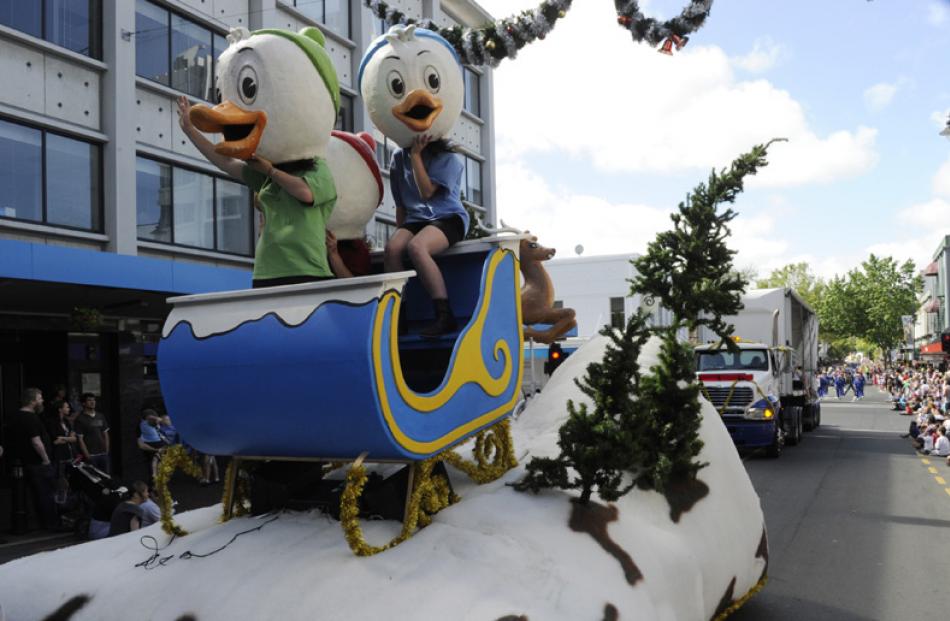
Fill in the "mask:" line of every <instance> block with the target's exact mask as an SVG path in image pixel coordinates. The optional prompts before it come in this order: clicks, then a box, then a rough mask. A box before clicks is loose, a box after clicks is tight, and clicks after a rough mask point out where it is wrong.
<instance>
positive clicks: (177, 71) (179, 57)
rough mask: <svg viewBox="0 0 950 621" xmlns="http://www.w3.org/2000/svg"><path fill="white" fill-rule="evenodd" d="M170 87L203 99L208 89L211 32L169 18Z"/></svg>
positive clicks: (188, 22)
mask: <svg viewBox="0 0 950 621" xmlns="http://www.w3.org/2000/svg"><path fill="white" fill-rule="evenodd" d="M172 88H177V89H178V90H180V91H184V92H186V93H188V94H189V95H194V96H195V97H204V96H206V95H207V94H208V90H209V89H210V88H212V76H211V31H210V30H207V29H205V28H202V27H201V26H199V25H198V24H195V23H194V22H190V21H188V20H187V19H185V18H183V17H179V16H177V15H172Z"/></svg>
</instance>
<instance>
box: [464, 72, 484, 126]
mask: <svg viewBox="0 0 950 621" xmlns="http://www.w3.org/2000/svg"><path fill="white" fill-rule="evenodd" d="M463 72H464V75H465V101H464V108H465V110H467V111H468V112H471V113H472V114H474V115H475V116H477V117H480V116H482V106H481V99H480V97H481V90H480V88H479V78H480V77H481V76H480V75H478V74H477V73H475V72H474V71H472V70H471V69H469V68H468V67H465V68H464V69H463Z"/></svg>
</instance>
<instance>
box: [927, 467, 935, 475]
mask: <svg viewBox="0 0 950 621" xmlns="http://www.w3.org/2000/svg"><path fill="white" fill-rule="evenodd" d="M927 470H929V471H930V474H937V469H936V468H934V467H933V466H931V467H929V468H927Z"/></svg>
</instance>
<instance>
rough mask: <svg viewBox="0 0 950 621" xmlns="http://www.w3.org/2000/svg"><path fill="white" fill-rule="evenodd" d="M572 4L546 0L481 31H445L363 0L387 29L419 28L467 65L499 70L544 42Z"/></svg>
mask: <svg viewBox="0 0 950 621" xmlns="http://www.w3.org/2000/svg"><path fill="white" fill-rule="evenodd" d="M571 2H572V0H544V2H542V3H541V4H540V5H538V7H537V8H535V9H531V10H528V11H522V12H521V13H519V14H517V15H512V16H510V17H506V18H504V19H499V20H496V21H494V22H491V23H489V24H486V25H484V26H482V27H480V28H462V27H461V26H452V27H451V28H442V27H440V26H439V25H438V24H436V23H435V22H434V21H432V20H431V19H424V20H416V19H412V18H410V17H408V16H407V15H406V14H405V13H403V12H402V11H400V10H399V9H398V8H396V7H393V6H391V5H389V4H387V3H386V2H384V1H383V0H364V4H365V5H366V6H367V7H369V9H370V11H372V13H373V15H375V16H376V17H379V18H380V19H382V20H384V21H385V22H386V23H387V24H388V25H390V26H394V25H396V24H416V25H418V26H421V27H423V28H427V29H429V30H432V31H434V32H437V33H439V34H440V35H442V36H443V37H444V38H445V39H446V40H447V41H448V42H449V43H451V44H452V46H453V47H454V48H455V51H456V52H458V55H459V57H461V59H462V62H463V63H464V64H466V65H490V66H492V67H497V66H498V63H500V62H501V61H503V60H504V59H506V58H514V57H515V56H517V54H518V50H520V49H521V48H523V47H524V46H525V45H527V44H529V43H532V42H534V41H536V40H538V39H544V37H546V36H547V34H548V33H549V32H551V29H553V28H554V23H555V22H556V21H557V20H559V19H561V18H562V17H564V16H565V15H566V14H567V11H568V10H569V9H570V8H571Z"/></svg>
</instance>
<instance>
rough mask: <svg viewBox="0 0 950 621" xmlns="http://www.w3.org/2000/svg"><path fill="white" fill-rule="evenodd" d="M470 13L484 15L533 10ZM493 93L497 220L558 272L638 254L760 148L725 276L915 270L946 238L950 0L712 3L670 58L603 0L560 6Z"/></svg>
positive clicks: (666, 9)
mask: <svg viewBox="0 0 950 621" xmlns="http://www.w3.org/2000/svg"><path fill="white" fill-rule="evenodd" d="M479 2H480V4H481V5H482V6H483V7H484V8H486V9H487V10H488V11H489V12H490V13H492V14H493V15H494V16H495V17H496V18H501V17H505V16H508V15H511V14H513V13H516V12H519V11H521V10H525V9H529V8H534V7H535V6H537V4H538V2H539V0H479ZM685 5H686V0H649V1H648V2H641V7H642V8H643V10H644V11H645V12H646V13H647V14H649V15H652V16H656V17H660V18H669V17H671V16H673V15H675V14H676V13H678V12H679V11H680V10H682V8H683V6H685ZM494 89H495V95H494V107H495V119H496V123H495V141H496V159H497V166H496V185H497V193H498V194H497V205H498V215H499V217H500V218H501V219H504V220H505V222H506V223H507V224H509V225H512V226H516V227H518V228H522V229H530V230H531V231H532V232H534V233H536V234H538V236H539V241H541V242H542V243H543V244H544V245H546V246H552V247H555V248H557V249H558V256H559V257H566V256H574V254H575V248H576V247H577V246H578V245H581V246H583V254H584V256H591V255H601V254H614V253H627V252H643V251H645V249H646V244H647V242H649V241H650V240H652V239H653V238H654V236H655V235H656V233H657V232H659V231H662V230H665V229H667V228H669V226H670V221H669V213H670V212H672V211H673V210H674V209H675V208H676V205H677V204H678V203H679V202H680V201H681V200H683V199H684V198H685V196H686V194H687V193H688V192H689V191H690V190H691V189H692V187H693V186H695V185H696V184H697V183H699V182H701V181H704V180H705V179H706V178H707V177H708V174H709V172H710V170H712V169H713V168H714V167H715V168H722V167H725V166H728V165H729V164H730V163H731V162H732V160H733V159H735V158H736V157H737V156H738V155H740V154H742V153H745V152H747V151H748V150H749V149H750V148H751V147H752V146H753V145H755V144H759V143H763V142H766V141H768V140H770V139H772V138H787V139H788V142H787V143H781V144H776V145H774V146H773V147H772V149H771V150H770V157H769V161H770V164H769V166H768V167H767V168H765V169H763V170H762V171H761V172H760V173H759V174H758V175H757V176H756V177H754V178H750V179H749V180H748V182H747V183H746V191H745V193H744V194H742V195H741V196H740V198H739V200H738V201H737V202H736V204H735V206H734V208H735V209H736V211H738V212H739V216H738V218H736V220H734V222H733V227H732V229H733V236H732V237H731V239H730V240H729V244H730V246H731V247H733V248H734V249H735V250H737V251H738V255H737V257H736V260H735V263H736V266H737V267H739V268H742V269H747V268H752V269H754V270H755V271H757V273H758V274H759V275H760V276H763V277H764V276H767V275H768V273H769V272H770V271H771V270H773V269H776V268H778V267H781V266H783V265H786V264H788V263H794V262H799V261H806V262H808V263H809V265H810V266H811V267H812V269H813V271H814V272H815V273H817V274H818V275H820V276H823V277H830V276H833V275H835V274H844V273H845V272H847V271H848V270H850V269H853V268H855V267H857V266H858V265H859V264H860V262H861V261H862V260H864V259H866V258H867V256H868V254H869V253H875V254H877V255H879V256H881V255H884V256H893V257H894V258H895V259H898V260H899V261H904V260H906V259H912V260H913V261H915V263H917V265H918V267H920V268H922V267H924V266H925V265H926V264H927V263H929V262H930V261H931V260H932V258H933V255H934V253H935V251H936V250H937V248H938V245H939V244H940V241H941V239H942V237H943V236H944V235H948V234H950V140H947V139H946V138H944V137H942V136H940V135H939V132H940V130H941V129H942V128H943V126H944V125H945V123H946V119H947V117H948V115H950V0H901V1H900V2H898V1H897V0H873V1H867V0H834V1H833V2H828V1H827V0H800V1H798V2H787V1H782V0H716V2H714V4H713V7H712V12H711V14H710V17H709V19H708V20H707V22H706V25H705V27H703V28H702V29H701V30H699V31H698V32H696V33H694V34H693V36H692V37H691V38H690V41H689V43H688V45H687V46H686V47H685V48H683V50H682V51H680V52H677V53H676V54H675V55H674V56H672V57H670V56H665V55H663V54H659V53H657V52H656V51H655V50H654V49H653V48H652V47H650V46H648V45H647V44H637V43H634V42H633V41H632V40H631V38H630V34H629V33H628V32H627V31H626V30H624V29H623V28H621V27H620V26H618V25H617V23H616V13H615V11H614V7H613V2H610V0H597V1H594V0H576V1H575V2H574V5H573V7H572V8H571V10H570V11H569V12H568V14H567V16H566V17H565V18H564V19H562V20H560V21H558V23H557V25H556V26H555V28H554V31H553V32H552V33H550V34H549V35H548V36H547V38H546V39H545V40H543V41H536V42H535V43H533V44H531V45H529V46H526V47H525V48H524V49H522V50H521V51H520V53H519V55H518V57H517V58H515V59H513V60H505V61H503V62H502V64H501V65H500V66H499V67H498V69H496V70H495V74H494Z"/></svg>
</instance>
